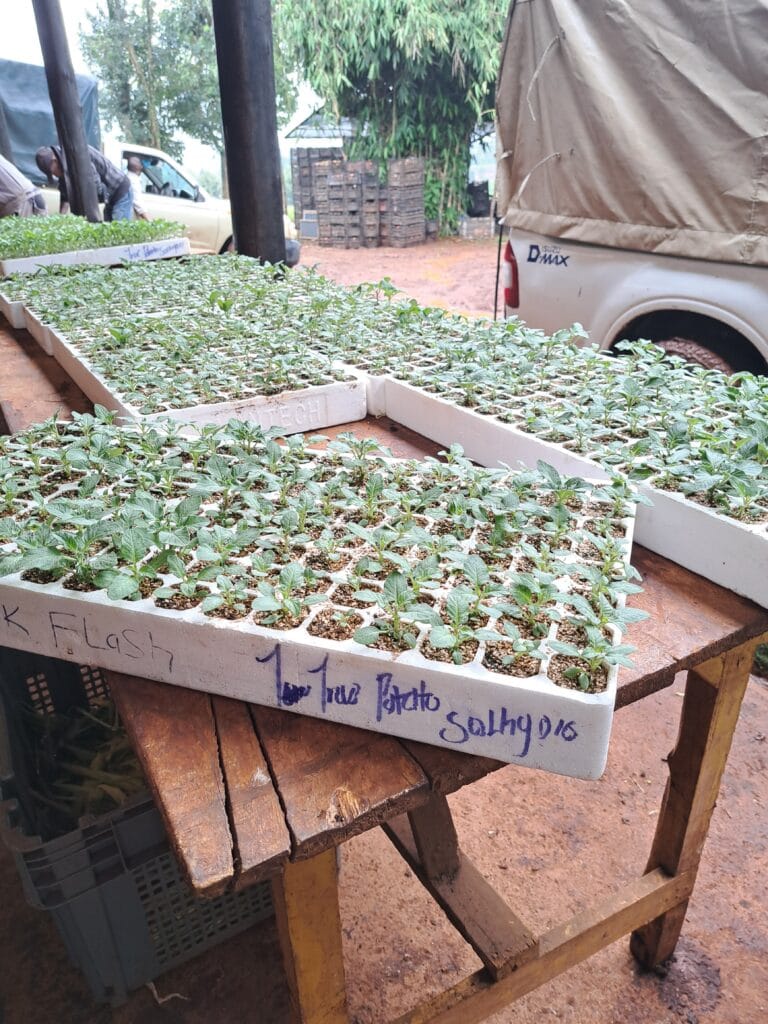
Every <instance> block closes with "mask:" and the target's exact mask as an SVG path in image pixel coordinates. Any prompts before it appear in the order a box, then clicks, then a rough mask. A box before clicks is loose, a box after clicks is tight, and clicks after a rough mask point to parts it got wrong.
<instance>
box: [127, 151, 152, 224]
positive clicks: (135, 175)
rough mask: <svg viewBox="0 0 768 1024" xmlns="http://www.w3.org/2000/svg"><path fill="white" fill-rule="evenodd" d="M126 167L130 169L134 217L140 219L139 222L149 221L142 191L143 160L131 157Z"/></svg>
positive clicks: (129, 176)
mask: <svg viewBox="0 0 768 1024" xmlns="http://www.w3.org/2000/svg"><path fill="white" fill-rule="evenodd" d="M126 165H127V168H128V178H129V180H130V182H131V193H132V195H133V215H134V217H138V218H139V220H149V217H148V216H147V211H146V210H145V209H144V205H143V202H142V198H141V197H142V195H143V192H142V191H141V172H142V166H141V160H139V158H138V157H137V156H129V157H128V159H127V161H126Z"/></svg>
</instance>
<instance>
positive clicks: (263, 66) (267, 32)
mask: <svg viewBox="0 0 768 1024" xmlns="http://www.w3.org/2000/svg"><path fill="white" fill-rule="evenodd" d="M213 28H214V32H215V35H216V58H217V61H218V65H219V90H220V92H221V119H222V122H223V125H224V148H225V151H226V158H227V170H228V172H229V199H230V203H231V206H232V224H233V229H234V234H235V245H236V248H237V251H238V252H241V253H245V255H247V256H256V257H258V258H259V259H262V260H267V261H268V262H270V263H278V262H280V261H282V260H284V259H285V232H284V229H283V202H282V187H281V180H280V150H279V147H278V142H277V109H276V105H275V72H274V61H273V56H272V14H271V8H270V3H269V0H213Z"/></svg>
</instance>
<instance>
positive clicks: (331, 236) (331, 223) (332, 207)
mask: <svg viewBox="0 0 768 1024" xmlns="http://www.w3.org/2000/svg"><path fill="white" fill-rule="evenodd" d="M326 166H327V168H328V169H327V173H325V170H326ZM316 167H317V168H318V169H319V170H321V171H322V172H323V176H322V177H321V178H319V179H317V186H316V187H317V214H318V223H319V241H320V245H330V246H333V247H334V248H336V249H359V248H360V244H361V227H360V217H361V204H362V183H361V176H360V173H359V172H358V171H354V170H352V171H351V170H349V169H348V165H347V164H344V165H342V166H340V167H338V166H336V165H334V164H333V163H329V164H327V165H323V164H317V165H316Z"/></svg>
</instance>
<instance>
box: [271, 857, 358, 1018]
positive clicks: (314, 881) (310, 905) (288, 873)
mask: <svg viewBox="0 0 768 1024" xmlns="http://www.w3.org/2000/svg"><path fill="white" fill-rule="evenodd" d="M272 891H273V896H274V902H275V917H276V919H277V929H278V933H279V935H280V947H281V951H282V954H283V963H284V965H285V972H286V975H287V978H288V987H289V989H290V992H291V1010H292V1021H293V1024H348V1022H349V1017H348V1015H347V995H346V988H345V985H344V962H343V959H342V949H341V918H340V915H339V893H338V886H337V871H336V850H335V849H334V848H331V849H330V850H325V851H324V852H323V853H319V854H317V855H316V856H315V857H312V858H310V859H309V860H302V861H295V862H292V861H289V862H288V863H287V864H286V865H285V868H284V871H283V873H282V874H280V875H279V876H276V877H275V878H274V880H273V882H272Z"/></svg>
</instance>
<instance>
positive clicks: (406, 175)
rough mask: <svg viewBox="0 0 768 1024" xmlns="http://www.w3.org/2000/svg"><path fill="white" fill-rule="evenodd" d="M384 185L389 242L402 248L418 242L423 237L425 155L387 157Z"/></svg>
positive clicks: (424, 221)
mask: <svg viewBox="0 0 768 1024" xmlns="http://www.w3.org/2000/svg"><path fill="white" fill-rule="evenodd" d="M387 185H388V190H387V222H388V223H387V229H388V230H387V236H388V242H389V245H391V246H395V247H397V248H403V247H404V246H408V245H418V244H420V243H421V242H423V241H424V240H425V238H426V217H425V214H424V158H423V157H413V156H410V157H405V158H404V159H401V160H390V161H389V166H388V172H387Z"/></svg>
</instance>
